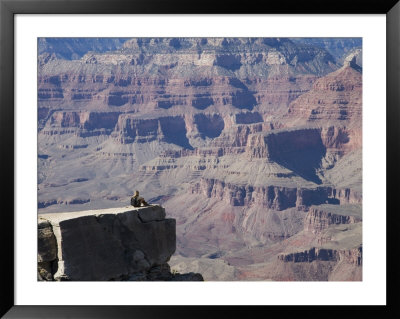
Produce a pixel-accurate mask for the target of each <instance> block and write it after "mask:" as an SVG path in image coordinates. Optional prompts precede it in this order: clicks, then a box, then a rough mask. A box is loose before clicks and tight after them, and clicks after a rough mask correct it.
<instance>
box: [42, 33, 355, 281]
mask: <svg viewBox="0 0 400 319" xmlns="http://www.w3.org/2000/svg"><path fill="white" fill-rule="evenodd" d="M58 41H65V40H63V39H59V40H58ZM68 41H69V42H68V48H69V49H68V52H64V51H62V50H61V49H60V48H62V42H57V41H56V40H54V39H53V40H52V41H50V40H46V39H41V40H40V52H39V53H40V54H39V56H38V210H39V214H40V216H41V217H46V216H54V217H52V218H55V219H54V220H57V218H60V217H57V218H56V217H55V216H58V215H60V216H67V214H71V213H72V212H77V213H76V214H80V213H81V212H82V211H88V210H89V211H92V212H93V211H95V210H99V209H100V210H104V209H108V208H110V209H111V208H112V209H114V208H115V209H117V211H118V209H119V208H120V207H123V206H125V205H127V204H128V203H129V197H130V196H131V195H132V193H133V191H134V190H136V189H138V190H140V192H141V194H143V196H144V197H145V198H146V200H148V201H149V202H150V203H153V204H158V205H162V207H165V209H166V210H167V211H168V212H169V214H171V218H173V219H175V220H176V250H175V252H173V253H171V255H172V256H171V258H170V260H169V261H168V264H169V265H170V266H171V268H172V270H175V271H179V272H199V273H201V274H202V275H203V276H204V279H205V280H349V281H351V280H361V279H362V241H361V238H362V125H361V123H362V49H361V39H359V38H354V39H353V38H351V39H350V38H349V39H336V38H320V39H310V38H307V39H300V38H297V39H289V38H134V39H123V40H121V39H120V40H118V41H111V40H107V41H108V42H107V41H106V42H104V43H103V45H100V44H101V41H100V40H98V39H96V40H91V41H92V42H90V43H89V42H88V43H86V46H85V45H84V42H82V40H81V39H79V40H76V41H75V42H74V41H73V40H71V39H68ZM99 41H100V42H99ZM57 43H58V45H57ZM74 43H75V44H74ZM74 48H75V49H74ZM84 48H86V49H84ZM74 50H75V51H74ZM85 50H86V52H84V53H83V51H85ZM59 213H62V214H59ZM96 214H100V215H101V213H94V215H96ZM121 214H122V215H121ZM126 214H127V213H123V212H120V213H118V214H117V215H118V216H119V217H118V218H117V217H116V216H114V217H113V218H114V219H113V220H114V222H115V221H116V220H118V221H120V220H121V218H122V216H125V215H126ZM132 214H135V213H132ZM92 215H93V214H92ZM49 218H50V217H49ZM82 218H83V217H82ZM85 218H86V219H87V221H88V222H89V221H90V222H93V225H92V226H90V227H99V226H98V223H99V220H100V219H101V218H97V217H94V216H92V217H85ZM107 218H109V219H110V220H111V219H112V218H111V217H107ZM135 218H136V217H135ZM138 218H139V217H137V219H135V220H138ZM86 219H84V220H86ZM109 219H107V223H111V221H110V220H109ZM64 222H65V223H68V221H64ZM64 222H61V224H62V223H64ZM82 222H83V221H82ZM102 222H104V223H106V221H105V220H104V221H102ZM43 223H45V222H44V221H43ZM49 223H50V224H51V222H50V221H49ZM154 223H156V222H155V221H154ZM164 223H166V222H164ZM40 225H41V224H40ZM46 225H47V224H46ZM107 225H109V224H107ZM138 225H140V224H138ZM46 227H47V228H48V226H46ZM46 227H45V228H46ZM107 227H108V226H107ZM124 227H127V226H124ZM145 227H147V226H145ZM47 228H46V229H47ZM43 229H44V228H43ZM124 229H125V228H124ZM121 236H122V235H121ZM121 238H122V237H121ZM121 240H122V239H121ZM124 245H125V244H124ZM128 246H129V245H128ZM128 246H124V249H126V247H128ZM140 250H141V251H142V252H143V254H144V255H145V256H147V255H146V254H145V251H144V250H142V249H140ZM128 251H129V254H131V255H132V256H133V254H135V251H133V250H129V249H128ZM138 254H139V255H141V254H140V253H136V255H135V256H136V257H135V258H139V257H138V256H137V255H138ZM125 257H126V256H125ZM125 257H124V258H125ZM118 258H122V257H121V256H119V257H118ZM129 258H130V257H129ZM129 258H128V259H129ZM148 258H150V257H146V261H147V263H148V264H149V265H150V266H151V267H152V265H156V264H153V263H152V262H151V259H148ZM53 260H54V259H53ZM60 260H62V259H60ZM53 263H54V262H53ZM160 263H161V262H157V267H158V266H160V265H161V264H160ZM121 265H122V264H121ZM124 265H125V266H123V267H125V268H124V269H125V270H126V269H129V267H136V266H132V265H130V264H129V263H128V264H127V263H125V264H124ZM45 267H49V265H45ZM45 267H44V268H45ZM121 267H122V266H121ZM44 268H43V269H44ZM58 269H62V267H61V265H60V267H59V268H58ZM132 269H134V268H132ZM60 271H61V270H60ZM60 271H59V273H60ZM132 271H133V270H132ZM122 273H124V271H122V270H121V271H120V275H121V274H122ZM128 273H129V274H130V272H129V271H128ZM55 275H56V273H52V276H53V278H54V276H55ZM58 276H59V274H57V275H56V277H57V278H62V275H60V277H58ZM118 276H119V275H118ZM118 276H117V275H116V277H115V278H120V277H118ZM121 276H122V275H121ZM113 278H114V277H113Z"/></svg>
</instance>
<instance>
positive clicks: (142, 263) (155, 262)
mask: <svg viewBox="0 0 400 319" xmlns="http://www.w3.org/2000/svg"><path fill="white" fill-rule="evenodd" d="M38 218H39V221H38V276H39V279H40V280H56V281H60V280H61V281H64V280H68V281H82V280H83V281H92V280H95V281H104V280H171V279H175V280H177V279H178V277H177V276H174V275H172V274H171V272H170V268H169V265H168V264H167V262H168V261H169V259H170V257H171V256H172V254H173V253H174V252H175V249H176V234H175V227H176V226H175V220H174V219H170V218H169V219H168V218H165V210H164V209H163V208H162V207H161V206H149V207H142V208H136V209H135V208H129V207H124V208H119V209H106V210H97V211H83V212H78V213H58V214H45V215H39V217H38ZM190 276H191V275H188V274H186V277H188V278H191V277H190ZM193 278H198V279H201V275H193ZM193 278H192V279H193ZM194 280H195V279H194Z"/></svg>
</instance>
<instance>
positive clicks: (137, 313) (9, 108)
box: [0, 0, 400, 318]
mask: <svg viewBox="0 0 400 319" xmlns="http://www.w3.org/2000/svg"><path fill="white" fill-rule="evenodd" d="M122 13H123V14H133V13H134V14H148V13H151V14H327V13H328V14H385V15H386V19H387V29H386V41H387V78H386V80H387V106H386V111H387V117H386V124H387V130H386V137H387V138H386V147H387V153H386V158H387V160H386V163H387V166H386V172H385V173H386V176H387V184H386V187H387V192H386V199H387V203H386V209H387V210H386V218H387V225H386V226H387V227H386V229H387V238H386V242H387V250H386V253H387V260H386V264H387V304H386V306H374V305H371V306H341V305H338V306H239V305H238V306H28V305H26V306H23V305H15V299H14V295H15V290H14V289H15V288H14V280H15V278H14V276H15V271H14V266H15V265H14V227H15V224H14V208H15V207H14V199H15V197H14V186H15V182H14V173H15V171H14V170H15V165H14V160H15V155H14V150H15V147H14V143H15V140H14V120H15V118H14V15H15V14H122ZM399 16H400V3H399V1H398V0H388V1H386V0H379V1H377V0H348V1H346V0H336V1H320V0H308V1H284V2H282V1H267V0H265V1H264V2H257V1H252V0H250V1H246V2H245V3H237V4H234V3H229V5H228V4H227V3H226V2H223V1H220V2H218V1H215V0H213V1H209V0H205V1H201V2H191V1H182V0H171V1H163V0H134V1H129V0H100V1H97V0H83V1H77V0H0V19H1V20H0V21H1V26H0V28H1V29H0V32H1V36H0V37H1V38H0V44H1V49H0V59H1V65H0V67H1V69H0V130H1V135H0V136H1V148H0V149H1V150H2V156H1V181H2V184H3V185H4V186H5V187H4V190H3V191H2V199H3V200H2V205H1V214H2V215H1V220H2V223H1V225H2V227H1V230H0V236H1V237H0V238H1V241H0V243H1V247H2V249H1V259H2V261H1V263H0V269H1V272H0V274H1V275H0V290H1V297H0V305H1V307H0V315H2V316H4V318H164V317H174V318H177V317H178V318H180V317H182V318H183V317H187V318H205V317H209V316H216V317H217V316H218V317H220V318H221V317H228V316H236V315H238V316H243V317H247V316H249V315H253V311H260V312H261V313H262V314H263V315H266V316H281V317H282V316H284V317H286V316H287V315H291V316H296V317H299V316H300V317H303V316H304V317H305V316H307V317H310V316H311V317H313V316H314V315H318V314H319V315H323V316H326V315H329V316H335V317H338V316H341V317H349V318H350V317H352V318H354V317H358V316H363V315H372V316H374V317H378V316H379V317H383V318H391V317H395V316H399V310H398V307H397V298H396V295H397V294H396V288H397V287H398V284H399V276H398V275H399V273H398V271H397V273H396V271H395V270H396V268H397V267H396V264H395V258H396V255H397V252H396V248H397V247H396V246H397V245H396V244H397V243H398V242H399V241H398V237H397V236H395V234H396V229H395V228H396V225H397V224H398V223H397V221H398V214H397V212H396V206H395V196H396V195H395V192H396V190H397V187H396V184H395V180H396V179H397V176H398V174H397V165H398V163H399V146H400V145H399V142H398V137H399V136H400V132H399V130H400V125H399V105H400V103H399V102H400V101H399V97H400V90H399V83H400V82H399V70H400V67H399V56H400V52H399V48H400V33H399V30H400V23H399ZM238 293H239V292H238Z"/></svg>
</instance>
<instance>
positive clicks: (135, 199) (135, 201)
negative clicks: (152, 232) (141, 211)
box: [131, 191, 149, 207]
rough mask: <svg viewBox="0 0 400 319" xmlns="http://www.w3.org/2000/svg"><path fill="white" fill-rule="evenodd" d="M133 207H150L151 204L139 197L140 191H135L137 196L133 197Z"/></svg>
mask: <svg viewBox="0 0 400 319" xmlns="http://www.w3.org/2000/svg"><path fill="white" fill-rule="evenodd" d="M131 205H132V206H133V207H140V206H142V205H143V206H148V205H149V204H148V203H147V202H146V201H145V200H144V198H143V197H139V191H135V194H134V195H133V196H132V197H131Z"/></svg>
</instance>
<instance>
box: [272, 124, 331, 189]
mask: <svg viewBox="0 0 400 319" xmlns="http://www.w3.org/2000/svg"><path fill="white" fill-rule="evenodd" d="M266 143H267V145H268V151H269V157H270V159H271V160H273V161H275V162H276V163H278V164H280V165H282V166H284V167H286V168H288V169H290V170H291V171H293V172H294V173H296V174H297V175H299V176H301V177H302V178H304V179H305V180H308V181H311V182H314V183H316V184H321V183H322V181H321V179H320V178H319V177H318V175H317V174H316V170H317V169H318V168H319V167H320V165H321V160H322V158H323V157H324V156H325V155H326V148H325V146H324V145H323V143H322V139H321V135H320V132H319V130H311V129H308V130H307V129H305V130H296V131H287V132H280V133H278V134H270V135H268V136H266Z"/></svg>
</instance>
